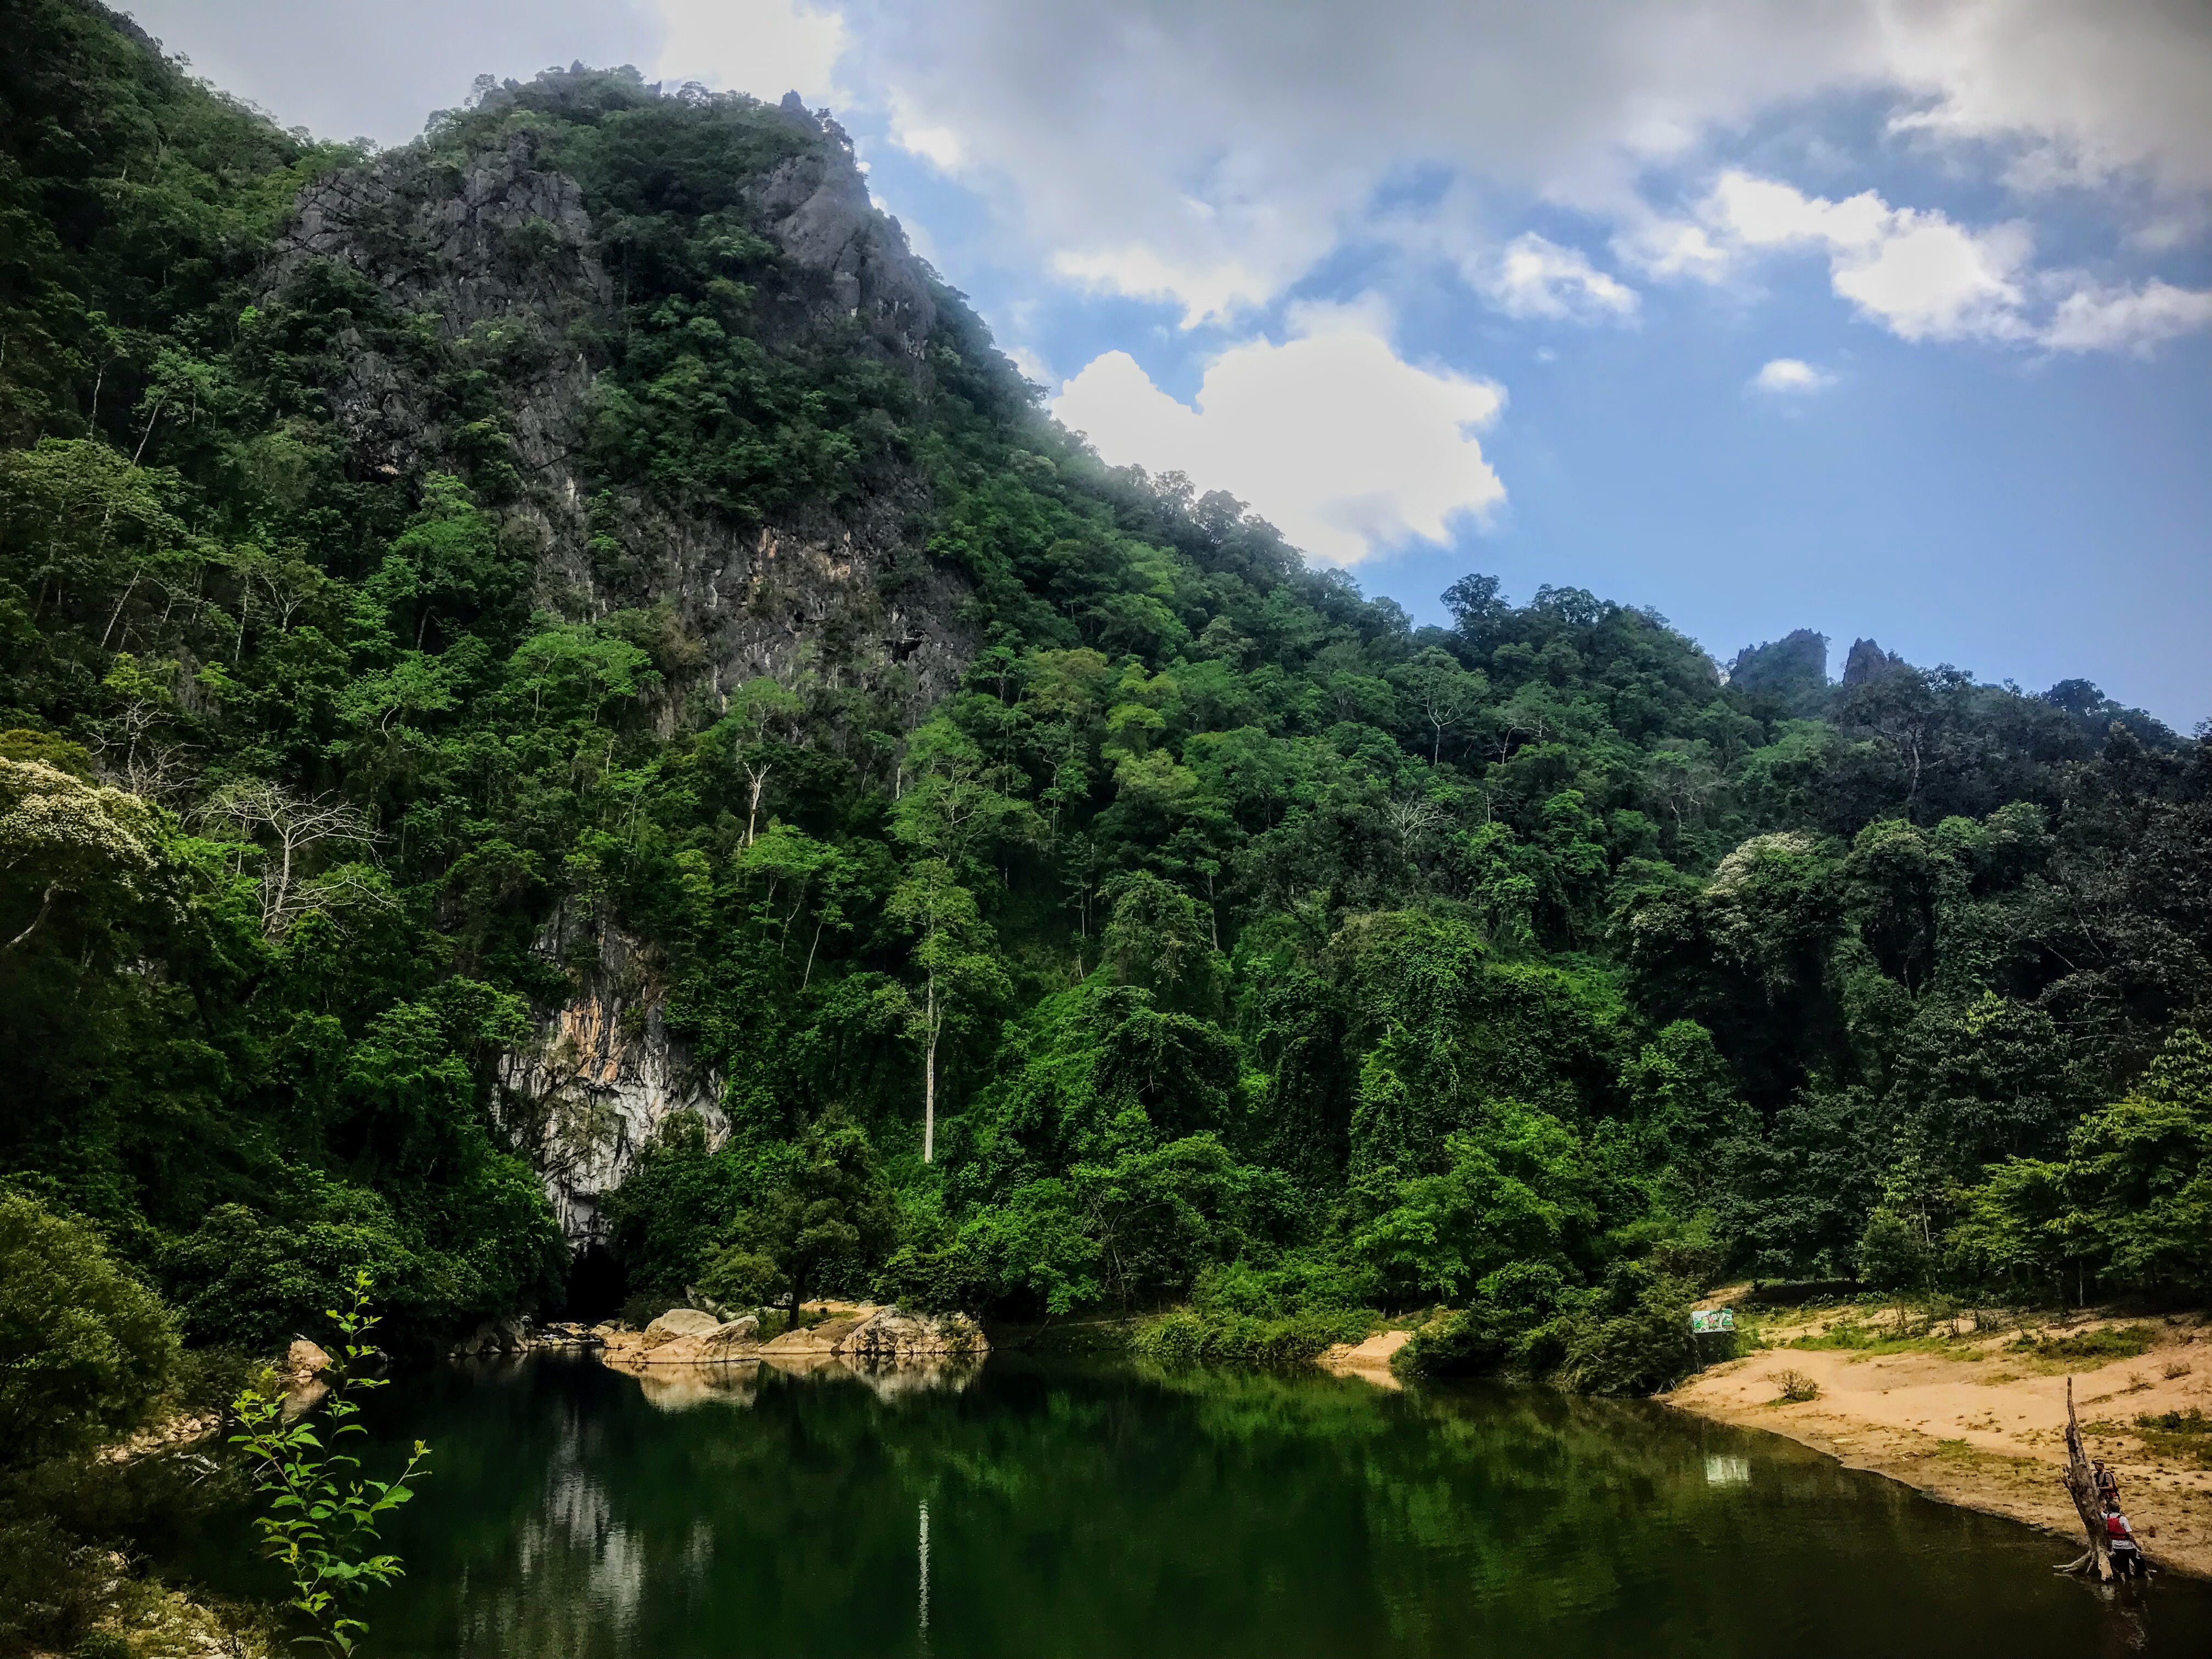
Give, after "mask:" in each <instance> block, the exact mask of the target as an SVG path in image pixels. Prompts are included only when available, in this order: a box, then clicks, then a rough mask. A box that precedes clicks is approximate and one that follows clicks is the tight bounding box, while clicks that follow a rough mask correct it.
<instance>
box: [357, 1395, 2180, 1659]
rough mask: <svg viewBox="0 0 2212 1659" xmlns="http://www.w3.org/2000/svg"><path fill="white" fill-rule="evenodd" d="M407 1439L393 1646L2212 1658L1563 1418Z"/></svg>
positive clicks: (388, 1606)
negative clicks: (1887, 1648)
mask: <svg viewBox="0 0 2212 1659" xmlns="http://www.w3.org/2000/svg"><path fill="white" fill-rule="evenodd" d="M715 1404H721V1405H726V1406H729V1407H734V1409H728V1410H708V1409H702V1407H708V1406H711V1405H715ZM393 1408H396V1409H393ZM376 1415H377V1417H378V1418H379V1419H380V1424H379V1427H380V1432H384V1433H388V1434H389V1435H390V1436H392V1437H393V1438H394V1439H398V1438H401V1437H412V1436H415V1435H421V1436H422V1437H424V1438H426V1439H428V1440H429V1441H431V1442H432V1443H433V1444H434V1445H435V1447H436V1448H437V1461H436V1464H435V1468H436V1470H437V1474H436V1476H435V1484H432V1485H426V1486H425V1489H424V1492H423V1498H422V1501H421V1502H420V1503H419V1504H416V1505H412V1506H410V1509H409V1510H406V1511H403V1512H402V1516H401V1523H400V1525H398V1527H396V1528H393V1530H392V1534H391V1538H392V1544H393V1547H395V1548H398V1550H400V1551H401V1552H402V1553H404V1554H405V1555H406V1556H407V1558H408V1577H407V1579H406V1580H405V1581H404V1585H403V1586H402V1587H400V1589H398V1590H397V1591H395V1592H394V1594H393V1595H392V1596H390V1597H388V1598H386V1600H385V1601H383V1602H382V1603H381V1606H380V1610H379V1617H378V1620H377V1622H376V1626H375V1637H374V1643H373V1650H374V1651H379V1652H383V1653H386V1654H440V1655H447V1654H464V1655H471V1656H473V1655H495V1656H501V1659H508V1656H515V1659H520V1656H536V1655H547V1656H551V1655H561V1656H571V1659H601V1656H605V1659H631V1656H646V1655H651V1656H654V1659H687V1656H698V1659H709V1656H726V1655H727V1656H737V1655H755V1654H790V1655H806V1654H840V1655H843V1654H858V1655H874V1654H884V1655H893V1654H896V1655H902V1656H903V1655H911V1654H914V1653H915V1652H917V1651H928V1652H932V1653H934V1654H937V1655H942V1656H948V1659H950V1656H968V1655H977V1656H983V1655H1000V1654H1004V1655H1030V1654H1059V1655H1068V1656H1089V1655H1099V1656H1106V1655H1126V1654H1147V1655H1149V1654H1166V1655H1170V1656H1173V1655H1182V1654H1189V1655H1199V1654H1207V1655H1241V1654H1267V1655H1307V1654H1311V1655H1321V1654H1331V1655H1340V1654H1377V1655H1381V1654H1390V1655H1397V1654H1405V1655H1426V1654H1443V1653H1454V1654H1457V1653H1469V1652H1488V1651H1492V1650H1513V1649H1534V1650H1536V1651H1538V1652H1540V1653H1541V1655H1542V1656H1543V1659H1584V1656H1592V1659H1595V1656H1608V1659H1609V1656H1615V1655H1620V1656H1627V1655H1635V1656H1638V1659H1644V1656H1669V1655H1683V1656H1689V1655H1696V1656H1699V1659H1729V1656H1744V1659H1749V1656H1767V1655H1779V1654H1785V1653H1786V1654H1790V1655H1792V1656H1820V1655H1836V1656H1842V1655H1853V1656H1857V1655H1860V1654H1863V1653H1865V1652H1868V1651H1870V1650H1873V1649H1874V1648H1875V1646H1877V1645H1880V1644H1885V1643H1886V1642H1887V1641H1888V1640H1890V1639H1892V1638H1893V1637H1894V1636H1895V1635H1896V1634H1897V1633H1898V1632H1929V1631H1931V1630H1941V1631H1942V1632H1943V1636H1942V1644H1943V1646H1944V1648H1945V1649H1946V1650H1947V1655H1950V1656H1966V1659H1971V1656H1975V1655H1981V1654H1989V1655H1998V1654H2002V1655H2004V1656H2006V1659H2036V1656H2042V1655H2057V1654H2061V1653H2063V1654H2066V1655H2068V1656H2069V1659H2077V1656H2079V1655H2080V1654H2081V1653H2084V1652H2089V1653H2096V1652H2106V1653H2112V1654H2118V1653H2121V1652H2127V1653H2148V1654H2160V1653H2186V1654H2191V1655H2197V1654H2200V1653H2201V1652H2203V1649H2204V1645H2205V1644H2204V1642H2203V1635H2204V1632H2206V1631H2208V1630H2212V1596H2208V1595H2207V1593H2206V1591H2205V1589H2204V1588H2203V1587H2202V1586H2194V1585H2188V1584H2179V1583H2165V1584H2160V1585H2157V1586H2154V1588H2153V1589H2152V1590H2151V1592H2150V1594H2149V1595H2143V1594H2142V1593H2141V1592H2140V1591H2138V1590H2129V1591H2124V1592H2122V1593H2121V1594H2120V1595H2118V1596H2115V1597H2112V1598H2110V1599H2109V1600H2100V1596H2099V1595H2098V1593H2097V1592H2095V1591H2093V1590H2092V1589H2089V1588H2088V1587H2086V1586H2083V1585H2081V1583H2078V1582H2077V1581H2073V1580H2067V1579H2060V1578H2057V1577H2054V1576H2053V1575H2052V1574H2051V1571H2050V1567H2051V1562H2052V1561H2053V1560H2054V1559H2056V1555H2055V1553H2054V1551H2055V1548H2056V1547H2055V1545H2054V1544H2053V1543H2052V1542H2051V1541H2050V1540H2048V1539H2046V1538H2043V1537H2040V1536H2039V1535H2038V1534H2033V1533H2031V1532H2029V1531H2027V1529H2025V1528H2018V1527H2015V1526H2010V1525H2008V1524H2007V1523H2004V1522H1996V1521H1994V1520H1990V1519H1989V1518H1987V1517H1984V1516H1976V1515H1971V1514H1967V1513H1966V1512H1963V1511H1960V1510H1947V1509H1943V1508H1942V1507H1940V1506H1938V1505H1936V1504H1931V1503H1929V1502H1928V1501H1926V1500H1924V1499H1922V1498H1918V1497H1917V1495H1916V1494H1913V1493H1911V1492H1907V1491H1906V1490H1905V1489H1904V1488H1901V1487H1899V1486H1894V1485H1893V1484H1892V1483H1889V1482H1887V1481H1883V1480H1878V1479H1876V1478H1875V1477H1872V1476H1866V1475H1859V1474H1850V1473H1849V1472H1846V1471H1844V1470H1842V1469H1840V1468H1838V1467H1837V1466H1836V1465H1834V1464H1833V1463H1832V1462H1828V1461H1826V1460H1825V1459H1821V1458H1819V1457H1816V1456H1814V1455H1813V1454H1811V1453H1809V1452H1807V1451H1805V1450H1803V1449H1802V1448H1799V1447H1796V1446H1794V1445H1791V1444H1790V1443H1787V1442H1784V1441H1780V1440H1776V1439H1772V1438H1771V1437H1754V1436H1752V1435H1749V1434H1747V1433H1744V1432H1742V1431H1736V1430H1731V1429H1726V1428H1723V1427H1720V1426H1718V1425H1700V1424H1699V1423H1697V1422H1695V1421H1694V1420H1692V1419H1683V1418H1680V1417H1677V1416H1674V1415H1672V1414H1670V1413H1666V1412H1664V1411H1663V1410H1662V1409H1661V1408H1658V1407H1644V1406H1637V1405H1620V1404H1614V1403H1607V1402H1602V1401H1577V1400H1571V1399H1566V1398H1564V1397H1561V1396H1559V1395H1548V1394H1541V1393H1530V1392H1518V1393H1516V1392H1510V1391H1505V1390H1499V1389H1481V1390H1421V1389H1413V1390H1408V1391H1407V1392H1406V1393H1404V1394H1401V1395H1391V1394H1386V1393H1384V1392H1383V1391H1380V1390H1377V1389H1371V1388H1369V1387H1367V1386H1366V1385H1364V1383H1358V1382H1356V1381H1349V1380H1344V1379H1337V1378H1331V1377H1328V1376H1318V1375H1316V1376H1300V1377H1281V1376H1229V1377H1223V1376H1192V1377H1183V1378H1166V1377H1158V1376H1149V1377H1148V1376H1139V1375H1136V1374H1133V1373H1131V1372H1128V1371H1126V1370H1047V1369H1043V1368H1041V1367H1037V1366H1035V1365H1030V1364H1024V1363H1023V1362H1021V1361H1020V1360H1019V1359H1018V1358H1016V1357H1011V1356H1000V1357H995V1358H993V1359H992V1360H991V1361H990V1362H989V1363H988V1364H986V1365H985V1366H983V1367H981V1369H977V1368H975V1367H966V1368H951V1367H948V1368H944V1369H941V1370H935V1371H929V1372H920V1373H915V1374H911V1375H904V1374H888V1373H881V1372H878V1373H866V1372H855V1371H852V1370H848V1369H847V1368H845V1367H843V1366H842V1365H841V1366H838V1367H836V1369H834V1370H833V1369H831V1368H829V1367H823V1368H820V1369H818V1370H816V1371H815V1372H814V1373H813V1374H811V1375H808V1376H798V1375H794V1374H792V1373H791V1372H788V1371H784V1370H777V1369H776V1368H775V1367H772V1366H766V1365H760V1366H741V1367H723V1366H716V1367H707V1368H701V1373H700V1374H696V1375H694V1374H691V1373H689V1372H686V1373H680V1374H662V1375H659V1376H652V1375H647V1374H641V1375H639V1376H622V1375H618V1374H617V1373H615V1372H613V1371H611V1370H607V1369H605V1368H604V1367H602V1366H599V1364H596V1363H594V1362H592V1361H590V1360H568V1359H560V1358H550V1357H549V1358H541V1359H538V1360H536V1361H533V1362H532V1363H531V1364H528V1365H526V1366H522V1367H520V1368H509V1369H505V1370H496V1371H494V1370H484V1371H478V1372H473V1373H469V1372H463V1371H461V1370H457V1369H447V1370H441V1371H439V1372H437V1373H435V1374H434V1375H432V1376H424V1377H420V1378H415V1379H410V1380H409V1381H408V1382H405V1383H403V1384H402V1385H401V1386H400V1387H398V1388H394V1389H391V1390H389V1391H387V1395H386V1396H384V1397H382V1398H381V1399H380V1408H379V1409H378V1411H377V1413H376ZM908 1587H911V1588H910V1589H909V1588H908Z"/></svg>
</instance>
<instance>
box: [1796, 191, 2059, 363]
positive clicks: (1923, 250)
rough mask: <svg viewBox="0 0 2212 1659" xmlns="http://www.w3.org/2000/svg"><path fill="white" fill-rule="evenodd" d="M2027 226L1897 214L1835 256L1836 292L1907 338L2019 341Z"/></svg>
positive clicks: (2023, 330) (2022, 329) (1905, 212)
mask: <svg viewBox="0 0 2212 1659" xmlns="http://www.w3.org/2000/svg"><path fill="white" fill-rule="evenodd" d="M2027 252H2028V238H2027V229H2026V228H2025V227H2023V226H2017V225H1999V226H1996V228H1992V229H1990V230H1984V231H1969V230H1966V229H1963V228H1960V227H1959V226H1957V225H1954V224H1953V223H1952V222H1950V221H1949V220H1948V219H1947V218H1945V217H1944V216H1942V214H1940V213H1919V212H1915V211H1913V210H1910V209H1907V210H1902V211H1900V212H1899V213H1898V214H1897V215H1896V216H1895V218H1894V219H1893V221H1892V222H1891V224H1890V226H1889V228H1888V230H1887V233H1886V234H1884V235H1883V236H1882V237H1881V239H1880V240H1877V241H1875V243H1874V244H1873V245H1872V246H1869V247H1866V248H1864V249H1854V250H1844V251H1842V252H1838V255H1837V257H1836V258H1835V261H1834V264H1833V267H1832V275H1831V280H1832V283H1834V286H1835V290H1836V292H1837V293H1838V294H1840V295H1843V297H1844V298H1845V299H1846V300H1849V301H1852V302H1853V303H1854V304H1856V305H1857V307H1858V308H1859V310H1860V311H1861V312H1863V313H1865V314H1866V315H1867V316H1869V317H1871V318H1873V319H1875V320H1876V321H1878V322H1880V323H1881V324H1882V325H1884V326H1886V327H1887V328H1888V329H1889V331H1891V332H1892V333H1893V334H1896V335H1898V336H1899V337H1901V338H1904V339H1907V340H1954V339H1960V338H1963V337H1971V336H1979V337H1983V338H1984V339H1999V340H2007V339H2019V338H2021V337H2024V336H2025V335H2026V334H2027V332H2028V330H2027V325H2026V324H2025V323H2024V322H2023V321H2022V320H2021V315H2020V305H2021V289H2020V286H2019V284H2018V283H2017V282H2016V281H2015V276H2017V274H2018V273H2019V271H2020V270H2021V267H2022V266H2023V265H2025V264H2027Z"/></svg>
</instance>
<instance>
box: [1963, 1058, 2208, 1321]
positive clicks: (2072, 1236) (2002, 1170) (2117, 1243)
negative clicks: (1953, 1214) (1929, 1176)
mask: <svg viewBox="0 0 2212 1659" xmlns="http://www.w3.org/2000/svg"><path fill="white" fill-rule="evenodd" d="M1960 1209H1961V1211H1962V1212H1963V1216H1962V1218H1961V1219H1960V1222H1959V1223H1958V1225H1956V1226H1954V1228H1953V1229H1952V1230H1951V1231H1950V1233H1949V1235H1948V1245H1949V1248H1950V1249H1951V1251H1952V1252H1953V1254H1954V1257H1955V1259H1956V1260H1957V1261H1958V1262H1959V1264H1960V1269H1961V1271H1963V1272H1964V1273H1968V1274H1970V1275H1972V1276H1974V1277H1976V1278H1978V1279H1982V1280H1984V1281H1986V1282H1991V1283H1997V1284H2009V1285H2014V1286H2015V1287H2021V1288H2029V1289H2033V1290H2044V1291H2059V1292H2062V1293H2063V1291H2065V1290H2066V1288H2067V1283H2068V1280H2069V1279H2072V1280H2073V1281H2074V1282H2075V1287H2076V1288H2077V1290H2078V1287H2079V1285H2081V1282H2082V1281H2083V1280H2084V1279H2086V1277H2087V1274H2089V1273H2095V1274H2096V1275H2097V1277H2098V1279H2099V1281H2100V1283H2101V1284H2105V1285H2114V1286H2119V1287H2126V1288H2130V1289H2139V1290H2145V1291H2164V1292H2167V1293H2173V1292H2179V1293H2182V1294H2185V1295H2194V1296H2202V1295H2203V1294H2204V1293H2205V1291H2207V1290H2208V1289H2212V1043H2208V1042H2206V1041H2205V1039H2204V1038H2203V1036H2201V1035H2199V1034H2198V1033H2197V1032H2196V1031H2193V1030H2180V1031H2177V1032H2175V1033H2174V1035H2173V1036H2172V1037H2171V1038H2170V1039H2168V1041H2167V1042H2166V1046H2165V1047H2164V1048H2163V1049H2161V1050H2160V1054H2159V1055H2158V1058H2157V1059H2156V1060H2154V1061H2153V1062H2152V1064H2151V1066H2150V1068H2149V1070H2148V1072H2147V1073H2145V1074H2144V1076H2143V1078H2142V1080H2141V1081H2140V1082H2139V1083H2138V1084H2137V1085H2136V1087H2135V1089H2134V1090H2133V1091H2130V1093H2129V1094H2128V1095H2126V1096H2125V1097H2123V1098H2121V1099H2119V1100H2116V1101H2114V1102H2112V1103H2111V1104H2110V1105H2107V1106H2105V1107H2102V1108H2100V1109H2098V1110H2096V1111H2093V1112H2091V1113H2089V1114H2088V1115H2087V1116H2085V1117H2083V1118H2082V1119H2081V1121H2079V1122H2078V1123H2076V1124H2075V1127H2074V1128H2073V1131H2072V1133H2070V1134H2069V1137H2068V1139H2067V1145H2066V1153H2065V1157H2064V1158H2063V1160H2039V1159H2033V1158H2009V1159H2008V1160H2006V1161H2005V1162H2004V1163H2002V1164H1997V1165H1996V1166H1994V1167H1993V1168H1991V1169H1990V1171H1989V1178H1988V1179H1987V1180H1986V1181H1985V1182H1983V1183H1982V1184H1981V1185H1979V1186H1977V1187H1975V1188H1972V1189H1971V1190H1969V1191H1967V1192H1966V1193H1965V1194H1961V1196H1960Z"/></svg>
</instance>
